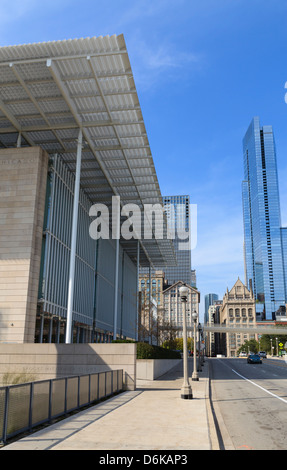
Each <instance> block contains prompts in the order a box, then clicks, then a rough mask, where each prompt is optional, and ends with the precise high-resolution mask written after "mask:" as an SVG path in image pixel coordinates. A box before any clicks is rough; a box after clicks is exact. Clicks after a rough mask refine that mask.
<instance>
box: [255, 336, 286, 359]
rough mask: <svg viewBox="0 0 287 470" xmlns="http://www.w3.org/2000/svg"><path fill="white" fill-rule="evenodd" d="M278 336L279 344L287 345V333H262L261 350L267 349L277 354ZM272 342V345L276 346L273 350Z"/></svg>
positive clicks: (270, 352)
mask: <svg viewBox="0 0 287 470" xmlns="http://www.w3.org/2000/svg"><path fill="white" fill-rule="evenodd" d="M276 338H277V342H278V345H279V343H283V345H284V346H285V343H286V341H287V335H262V336H261V338H260V351H266V352H268V353H269V354H273V353H274V354H277V350H276V346H277V343H276ZM271 342H272V346H273V347H274V349H273V351H271ZM278 349H279V348H278ZM283 349H285V348H283ZM279 351H280V350H279Z"/></svg>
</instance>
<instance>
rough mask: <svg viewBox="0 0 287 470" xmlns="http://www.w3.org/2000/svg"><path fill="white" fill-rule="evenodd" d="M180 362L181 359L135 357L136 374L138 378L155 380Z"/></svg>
mask: <svg viewBox="0 0 287 470" xmlns="http://www.w3.org/2000/svg"><path fill="white" fill-rule="evenodd" d="M180 362H182V359H137V364H136V376H137V378H138V379H143V380H155V379H157V378H158V377H160V376H161V375H163V374H165V373H166V372H168V371H169V370H170V369H172V368H173V367H175V366H176V365H177V364H179V363H180Z"/></svg>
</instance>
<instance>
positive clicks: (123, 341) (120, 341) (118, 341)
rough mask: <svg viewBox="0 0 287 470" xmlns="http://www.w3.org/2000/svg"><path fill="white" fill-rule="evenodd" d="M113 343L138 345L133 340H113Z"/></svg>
mask: <svg viewBox="0 0 287 470" xmlns="http://www.w3.org/2000/svg"><path fill="white" fill-rule="evenodd" d="M112 343H136V341H134V340H133V339H113V340H112Z"/></svg>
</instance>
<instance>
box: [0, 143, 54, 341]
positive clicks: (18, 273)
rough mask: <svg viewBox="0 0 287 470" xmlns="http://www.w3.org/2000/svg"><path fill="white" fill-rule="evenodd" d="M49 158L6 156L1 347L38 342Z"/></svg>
mask: <svg viewBox="0 0 287 470" xmlns="http://www.w3.org/2000/svg"><path fill="white" fill-rule="evenodd" d="M48 161H49V156H48V154H47V153H46V152H45V151H43V150H42V149H41V148H40V147H29V148H13V149H3V150H1V151H0V214H1V217H0V342H1V343H5V342H8V343H33V342H34V334H35V319H36V310H37V298H38V287H39V285H38V284H39V271H40V261H41V246H42V237H43V220H44V210H45V198H46V181H47V172H48Z"/></svg>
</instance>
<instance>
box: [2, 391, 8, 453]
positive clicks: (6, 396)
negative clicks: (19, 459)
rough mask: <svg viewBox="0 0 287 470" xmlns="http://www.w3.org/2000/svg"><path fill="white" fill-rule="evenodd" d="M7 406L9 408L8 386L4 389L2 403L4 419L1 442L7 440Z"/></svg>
mask: <svg viewBox="0 0 287 470" xmlns="http://www.w3.org/2000/svg"><path fill="white" fill-rule="evenodd" d="M8 408H9V387H6V389H5V404H4V420H3V443H4V444H6V441H7V427H8Z"/></svg>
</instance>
